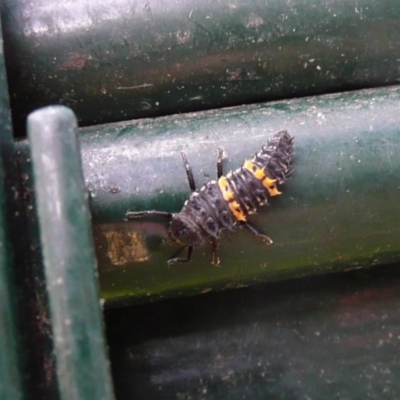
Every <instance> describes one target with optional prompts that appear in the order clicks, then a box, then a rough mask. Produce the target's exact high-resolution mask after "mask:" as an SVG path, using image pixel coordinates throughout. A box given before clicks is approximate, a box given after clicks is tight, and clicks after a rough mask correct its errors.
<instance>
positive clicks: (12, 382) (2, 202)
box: [0, 21, 24, 400]
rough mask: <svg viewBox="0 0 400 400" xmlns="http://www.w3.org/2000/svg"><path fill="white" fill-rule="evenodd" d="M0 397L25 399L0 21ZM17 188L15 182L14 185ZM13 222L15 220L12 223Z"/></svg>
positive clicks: (11, 399)
mask: <svg viewBox="0 0 400 400" xmlns="http://www.w3.org/2000/svg"><path fill="white" fill-rule="evenodd" d="M0 39H1V43H0V398H1V399H2V400H3V399H4V400H19V399H22V398H23V394H24V391H23V388H22V380H21V366H22V363H21V359H22V358H23V357H22V355H21V342H20V339H21V337H20V334H19V332H18V326H17V325H18V324H17V315H18V310H17V304H18V302H19V293H18V292H17V290H16V287H15V286H16V285H15V283H16V282H15V268H14V257H13V247H14V246H15V244H14V243H13V242H12V239H11V235H10V226H11V227H12V226H13V223H12V222H11V221H12V220H13V215H12V212H11V210H12V208H11V207H10V202H9V199H10V198H12V197H13V195H14V194H15V186H14V192H11V188H12V182H13V179H15V176H13V174H12V169H11V167H10V166H11V164H12V158H13V143H12V129H11V116H10V104H9V100H8V86H7V76H6V70H5V65H4V57H3V43H2V34H1V21H0ZM14 185H15V182H14ZM13 222H14V221H13Z"/></svg>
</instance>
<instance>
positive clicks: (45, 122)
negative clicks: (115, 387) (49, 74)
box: [28, 106, 113, 400]
mask: <svg viewBox="0 0 400 400" xmlns="http://www.w3.org/2000/svg"><path fill="white" fill-rule="evenodd" d="M76 127H77V125H76V118H75V116H74V114H73V113H72V111H71V110H69V109H67V108H66V107H62V106H55V107H47V108H44V109H42V110H38V111H36V112H34V113H33V114H31V115H30V116H29V118H28V133H29V141H30V145H31V155H32V160H33V172H34V180H35V198H36V204H37V212H38V218H39V230H40V237H41V245H42V251H43V259H44V266H45V273H46V283H47V290H48V296H49V302H50V311H51V319H52V328H53V335H54V343H55V354H56V362H57V372H58V374H57V375H58V382H59V391H60V396H61V398H62V399H96V400H97V399H104V400H106V399H112V398H113V394H112V384H111V380H110V375H109V368H108V362H107V357H106V353H105V343H104V338H103V330H102V318H101V310H100V304H99V297H98V286H97V273H96V261H95V255H94V249H93V241H92V236H91V231H90V218H89V210H88V204H87V198H86V191H85V185H84V181H83V176H82V169H81V159H80V153H79V145H78V142H77V139H76Z"/></svg>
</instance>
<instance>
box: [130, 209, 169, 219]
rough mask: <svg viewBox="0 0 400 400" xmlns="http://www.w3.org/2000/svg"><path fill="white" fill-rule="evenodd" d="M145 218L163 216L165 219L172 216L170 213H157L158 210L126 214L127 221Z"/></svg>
mask: <svg viewBox="0 0 400 400" xmlns="http://www.w3.org/2000/svg"><path fill="white" fill-rule="evenodd" d="M144 216H151V217H153V216H161V217H165V218H172V214H171V213H170V212H165V211H157V210H149V211H128V212H127V213H126V214H125V217H126V219H135V218H141V217H144Z"/></svg>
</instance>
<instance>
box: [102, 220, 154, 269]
mask: <svg viewBox="0 0 400 400" xmlns="http://www.w3.org/2000/svg"><path fill="white" fill-rule="evenodd" d="M98 228H99V229H98V230H97V231H95V242H96V251H97V253H98V256H100V254H101V255H102V256H105V257H106V258H107V259H108V263H110V262H111V264H112V265H113V266H116V267H120V266H123V265H126V264H130V263H132V262H144V261H147V260H149V258H150V257H149V252H148V249H147V246H146V242H145V239H144V237H143V236H142V235H141V234H140V233H139V232H135V231H132V230H131V229H130V228H129V225H127V226H125V227H124V226H123V225H122V226H121V224H115V225H114V224H108V225H101V226H99V227H98ZM100 258H102V257H100ZM108 263H107V264H108Z"/></svg>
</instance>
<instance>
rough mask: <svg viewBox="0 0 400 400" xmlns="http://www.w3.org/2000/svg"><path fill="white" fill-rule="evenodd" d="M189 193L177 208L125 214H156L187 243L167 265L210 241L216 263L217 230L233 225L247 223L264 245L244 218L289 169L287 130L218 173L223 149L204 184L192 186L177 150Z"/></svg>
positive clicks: (290, 153) (174, 237)
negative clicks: (214, 170)
mask: <svg viewBox="0 0 400 400" xmlns="http://www.w3.org/2000/svg"><path fill="white" fill-rule="evenodd" d="M181 155H182V159H183V162H184V165H185V169H186V174H187V177H188V180H189V185H190V188H191V190H192V194H191V195H190V197H189V199H188V200H187V201H186V202H185V204H184V206H183V208H182V210H181V211H180V212H179V213H174V214H173V213H169V212H163V211H156V210H151V211H128V212H127V213H126V217H127V218H128V219H132V218H138V217H142V216H144V215H161V216H164V217H167V218H169V219H170V220H171V222H170V226H169V228H168V235H169V237H170V238H171V239H172V240H173V241H175V242H176V243H178V244H180V245H181V247H183V248H185V247H187V248H188V253H187V256H186V258H171V259H170V260H168V263H169V264H174V263H177V262H189V261H190V260H191V258H192V253H193V248H194V247H196V246H199V245H202V244H204V243H206V242H209V241H210V242H211V246H212V259H211V262H212V263H213V264H219V259H218V257H217V248H218V240H219V238H220V233H221V231H222V229H228V230H232V229H233V228H234V226H235V225H236V224H240V225H242V226H244V227H245V228H247V229H248V230H249V231H250V232H251V233H252V234H253V235H255V236H257V237H259V238H261V239H262V240H263V241H264V242H265V243H266V244H271V243H272V240H271V239H270V238H269V237H268V236H266V235H264V234H262V233H260V232H258V231H257V230H256V229H255V228H254V227H253V226H252V225H250V223H249V222H248V221H247V216H248V215H249V214H253V213H255V212H256V209H257V207H259V206H262V205H264V204H267V203H268V197H269V196H277V195H279V194H281V192H279V190H278V185H280V184H282V183H284V182H285V181H286V179H287V176H288V175H289V174H290V173H291V171H292V158H293V137H292V136H290V135H289V133H288V132H287V131H281V132H278V133H276V134H275V135H274V136H273V137H272V138H271V139H270V140H269V141H268V143H267V144H266V145H265V146H263V147H262V149H261V150H260V151H259V152H258V153H257V154H255V155H254V156H253V157H252V158H251V159H250V160H246V161H245V162H244V163H243V165H242V166H241V167H240V168H238V169H237V170H235V171H233V172H232V171H231V172H229V173H228V174H227V175H226V176H224V175H223V168H222V150H221V149H220V151H219V157H218V162H217V176H218V180H217V181H211V182H208V183H207V184H205V185H204V186H203V187H202V188H201V189H200V190H199V191H196V187H195V182H194V178H193V173H192V169H191V168H190V165H189V163H188V161H187V158H186V155H185V153H183V152H182V153H181Z"/></svg>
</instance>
